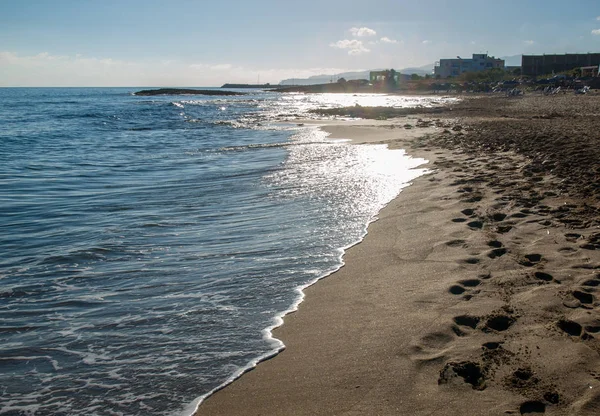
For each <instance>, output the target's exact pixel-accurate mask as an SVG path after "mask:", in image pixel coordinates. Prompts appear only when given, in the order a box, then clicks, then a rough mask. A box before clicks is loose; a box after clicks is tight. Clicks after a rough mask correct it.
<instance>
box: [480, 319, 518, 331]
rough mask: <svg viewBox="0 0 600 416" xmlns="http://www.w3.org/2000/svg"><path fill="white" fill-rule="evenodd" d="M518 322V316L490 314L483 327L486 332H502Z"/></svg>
mask: <svg viewBox="0 0 600 416" xmlns="http://www.w3.org/2000/svg"><path fill="white" fill-rule="evenodd" d="M515 322H516V318H514V317H513V316H510V315H492V316H490V317H489V318H488V319H487V321H486V322H485V325H484V327H483V329H482V330H483V331H484V332H492V331H497V332H502V331H506V330H507V329H508V328H510V327H511V326H512V324H514V323H515Z"/></svg>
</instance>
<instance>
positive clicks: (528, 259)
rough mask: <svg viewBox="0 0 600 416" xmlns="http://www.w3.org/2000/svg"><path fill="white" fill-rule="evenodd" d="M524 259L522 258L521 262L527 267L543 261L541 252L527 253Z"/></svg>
mask: <svg viewBox="0 0 600 416" xmlns="http://www.w3.org/2000/svg"><path fill="white" fill-rule="evenodd" d="M523 257H525V258H524V259H522V260H521V261H520V262H519V263H520V264H521V265H523V266H525V267H532V266H535V265H536V264H538V263H539V262H541V261H542V255H541V254H526V255H525V256H523Z"/></svg>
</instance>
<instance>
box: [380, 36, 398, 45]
mask: <svg viewBox="0 0 600 416" xmlns="http://www.w3.org/2000/svg"><path fill="white" fill-rule="evenodd" d="M379 40H380V41H381V42H383V43H398V41H397V40H395V39H390V38H388V37H387V36H384V37H382V38H381V39H379Z"/></svg>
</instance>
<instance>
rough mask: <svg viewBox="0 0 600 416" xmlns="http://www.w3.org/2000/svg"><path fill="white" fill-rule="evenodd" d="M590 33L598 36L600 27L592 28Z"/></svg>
mask: <svg viewBox="0 0 600 416" xmlns="http://www.w3.org/2000/svg"><path fill="white" fill-rule="evenodd" d="M592 35H598V36H600V29H594V30H592Z"/></svg>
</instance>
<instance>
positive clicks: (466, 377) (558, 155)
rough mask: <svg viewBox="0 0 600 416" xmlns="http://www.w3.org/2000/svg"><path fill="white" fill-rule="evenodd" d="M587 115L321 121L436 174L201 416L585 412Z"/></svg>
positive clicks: (593, 309) (471, 112) (590, 119)
mask: <svg viewBox="0 0 600 416" xmlns="http://www.w3.org/2000/svg"><path fill="white" fill-rule="evenodd" d="M555 98H556V99H555ZM579 98H582V99H579ZM553 99H555V100H553ZM576 99H577V101H574V100H576ZM549 100H553V101H549ZM582 103H584V104H586V105H585V106H583V109H582V107H580V106H581V105H582ZM574 106H577V111H573V107H574ZM599 108H600V98H598V97H572V96H569V97H525V98H524V99H523V98H520V99H513V100H509V99H488V98H483V99H477V100H466V101H465V102H463V103H462V104H460V105H458V106H455V107H454V108H452V111H448V112H446V113H444V114H442V115H440V117H439V118H438V119H436V120H424V119H421V120H420V121H419V119H418V116H410V117H405V118H400V119H394V120H388V121H382V122H381V121H370V120H365V121H361V122H354V123H352V124H353V125H351V126H350V125H348V124H347V123H340V122H334V123H330V124H331V125H330V126H328V127H325V129H326V130H327V131H329V132H330V133H331V134H332V137H339V138H349V139H354V140H355V141H356V142H358V143H365V142H385V143H388V145H389V146H390V147H393V148H405V149H407V151H408V153H409V154H410V155H413V156H415V157H424V158H426V159H428V160H430V163H429V165H428V167H429V168H430V169H432V170H433V173H431V174H429V175H425V176H422V177H420V178H418V179H417V180H415V182H414V184H413V185H412V186H410V187H408V188H405V189H404V190H403V191H402V193H401V194H400V195H399V197H398V198H396V199H395V200H394V201H392V202H391V203H390V204H389V205H388V206H387V207H386V208H385V209H384V210H382V212H381V213H380V215H379V220H378V221H376V222H374V223H372V224H371V226H370V227H369V234H368V235H367V237H366V238H365V240H364V241H363V242H362V243H360V244H358V245H357V246H354V247H353V248H351V249H350V250H348V252H347V253H346V255H345V257H344V260H345V263H346V265H345V266H344V267H343V268H342V269H340V270H339V271H338V272H337V273H335V274H333V275H331V276H329V277H328V278H326V279H323V280H322V281H320V282H318V283H317V284H316V285H314V286H312V287H310V288H308V289H307V290H306V299H305V301H304V302H303V303H302V304H301V305H300V308H299V310H298V311H297V312H296V313H293V314H291V315H288V316H287V317H286V318H285V323H284V325H283V326H282V327H280V328H279V329H277V330H276V331H275V334H274V335H275V336H276V337H277V338H280V339H281V340H282V341H283V342H284V343H285V345H286V349H285V350H284V351H283V352H282V353H281V354H279V355H278V356H276V357H275V358H273V359H271V360H269V361H266V362H263V363H261V364H259V365H258V367H257V368H256V369H255V370H253V371H251V372H249V373H246V374H245V375H243V376H242V377H241V378H240V379H239V380H237V381H235V382H234V383H233V384H231V385H229V386H227V387H226V388H224V389H223V390H221V391H219V392H217V393H216V394H215V395H213V396H211V397H210V398H208V399H207V400H206V401H205V402H204V403H203V404H202V405H201V406H200V409H199V411H198V415H202V416H204V415H229V416H231V415H506V414H515V415H518V414H536V413H538V414H541V413H546V414H548V415H599V414H600V356H599V353H600V342H599V341H598V337H600V313H599V309H598V308H599V306H600V303H599V302H598V299H597V292H596V290H597V288H598V287H599V286H600V229H599V224H600V217H599V215H598V213H599V212H600V211H599V208H600V205H599V197H600V191H598V188H599V187H600V185H599V183H598V175H599V174H600V169H599V166H600V160H599V159H598V157H597V155H598V151H599V150H598V149H600V140H599V136H600V122H599V121H598V120H597V119H598V117H597V116H598V114H600V111H598V109H599ZM596 111H598V112H596ZM569 114H571V115H569ZM586 114H587V116H586ZM573 116H577V117H575V118H574V117H573ZM436 117H437V115H436ZM594 117H596V118H595V119H594ZM406 125H410V126H411V128H410V129H408V128H406V127H405V126H406ZM417 126H421V127H417ZM582 126H585V128H583V127H582ZM590 129H591V130H590ZM414 131H419V132H421V133H422V132H425V131H426V132H427V133H428V135H427V136H424V137H423V136H421V135H420V134H414V133H412V132H414ZM406 132H411V134H408V135H407V134H406ZM574 135H576V136H574ZM582 158H583V159H582ZM581 163H584V164H585V166H583V167H582V166H581V165H580V164H581Z"/></svg>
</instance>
